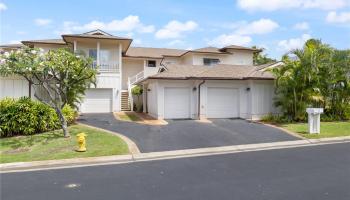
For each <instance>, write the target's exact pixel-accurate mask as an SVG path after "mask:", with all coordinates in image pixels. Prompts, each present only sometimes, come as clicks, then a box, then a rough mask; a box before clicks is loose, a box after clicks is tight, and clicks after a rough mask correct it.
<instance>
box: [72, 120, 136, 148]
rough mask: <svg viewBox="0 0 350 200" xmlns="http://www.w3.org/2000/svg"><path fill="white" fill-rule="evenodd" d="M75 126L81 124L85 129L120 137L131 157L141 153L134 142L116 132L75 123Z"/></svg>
mask: <svg viewBox="0 0 350 200" xmlns="http://www.w3.org/2000/svg"><path fill="white" fill-rule="evenodd" d="M77 124H81V125H83V126H86V127H89V128H92V129H96V130H101V131H105V132H108V133H111V134H113V135H116V136H118V137H120V138H121V139H122V140H124V142H125V143H126V144H127V145H128V148H129V152H130V153H131V154H132V155H134V154H139V153H141V152H140V149H139V148H138V147H137V145H136V144H135V142H134V141H132V140H131V139H130V138H128V137H126V136H125V135H122V134H120V133H117V132H114V131H110V130H107V129H103V128H98V127H96V126H90V125H88V124H84V123H77Z"/></svg>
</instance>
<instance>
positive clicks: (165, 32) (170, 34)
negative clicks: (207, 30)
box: [155, 20, 198, 39]
mask: <svg viewBox="0 0 350 200" xmlns="http://www.w3.org/2000/svg"><path fill="white" fill-rule="evenodd" d="M197 27H198V24H197V23H196V22H194V21H187V22H184V23H182V22H179V21H176V20H173V21H170V22H169V23H168V24H167V25H165V26H164V27H163V28H161V29H160V30H158V31H157V32H156V35H155V36H156V38H158V39H170V38H179V37H181V36H182V34H183V33H184V32H190V31H194V30H196V29H197Z"/></svg>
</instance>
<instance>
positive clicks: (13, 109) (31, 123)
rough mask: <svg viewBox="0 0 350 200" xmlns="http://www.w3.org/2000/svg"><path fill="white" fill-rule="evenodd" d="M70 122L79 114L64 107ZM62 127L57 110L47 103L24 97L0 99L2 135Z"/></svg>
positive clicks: (68, 107) (0, 129)
mask: <svg viewBox="0 0 350 200" xmlns="http://www.w3.org/2000/svg"><path fill="white" fill-rule="evenodd" d="M63 114H64V116H65V117H66V119H67V121H68V123H69V124H71V123H73V122H74V120H75V118H76V116H77V114H76V112H75V111H74V110H73V109H72V108H71V107H70V106H65V107H64V108H63ZM59 128H60V122H59V120H58V117H57V115H56V112H55V111H54V110H53V109H52V108H51V107H49V106H48V105H46V104H43V103H41V102H39V101H34V100H31V99H30V98H28V97H22V98H19V99H17V100H15V99H10V98H5V99H3V100H0V136H1V137H8V136H13V135H32V134H35V133H41V132H45V131H50V130H55V129H59Z"/></svg>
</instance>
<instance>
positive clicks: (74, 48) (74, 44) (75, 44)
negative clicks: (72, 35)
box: [73, 40, 77, 53]
mask: <svg viewBox="0 0 350 200" xmlns="http://www.w3.org/2000/svg"><path fill="white" fill-rule="evenodd" d="M73 50H74V53H76V52H77V41H76V40H74V42H73Z"/></svg>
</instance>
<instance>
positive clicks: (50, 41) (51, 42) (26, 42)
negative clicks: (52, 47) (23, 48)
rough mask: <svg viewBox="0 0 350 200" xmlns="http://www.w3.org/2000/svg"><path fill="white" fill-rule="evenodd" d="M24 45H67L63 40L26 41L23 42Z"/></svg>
mask: <svg viewBox="0 0 350 200" xmlns="http://www.w3.org/2000/svg"><path fill="white" fill-rule="evenodd" d="M22 43H23V44H33V43H40V44H58V45H66V42H65V41H63V40H62V39H44V40H26V41H22Z"/></svg>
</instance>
